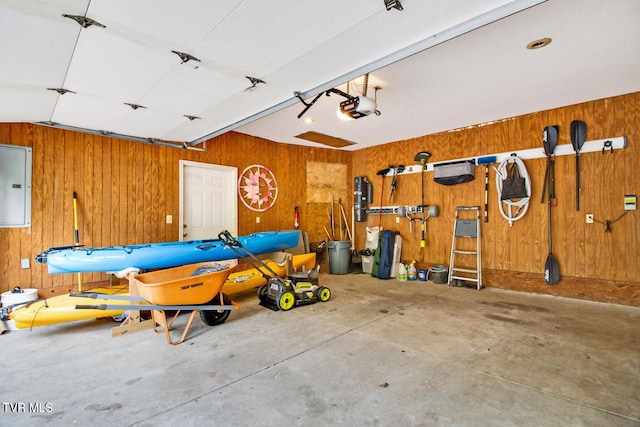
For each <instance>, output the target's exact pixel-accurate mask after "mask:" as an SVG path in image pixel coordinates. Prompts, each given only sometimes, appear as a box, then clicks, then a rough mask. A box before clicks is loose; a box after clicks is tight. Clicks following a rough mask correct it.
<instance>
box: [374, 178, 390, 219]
mask: <svg viewBox="0 0 640 427" xmlns="http://www.w3.org/2000/svg"><path fill="white" fill-rule="evenodd" d="M390 170H391V168H390V167H389V168H386V169H381V170H379V171H378V172H376V175H378V176H381V177H382V185H381V186H380V206H382V200H384V199H383V197H384V177H385V176H387V174H388V173H389V171H390ZM378 229H379V230H382V211H380V217H379V218H378Z"/></svg>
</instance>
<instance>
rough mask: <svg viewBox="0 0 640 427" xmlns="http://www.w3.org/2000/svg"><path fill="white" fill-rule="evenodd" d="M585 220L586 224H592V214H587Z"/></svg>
mask: <svg viewBox="0 0 640 427" xmlns="http://www.w3.org/2000/svg"><path fill="white" fill-rule="evenodd" d="M585 220H586V221H587V224H593V214H587V216H586V217H585Z"/></svg>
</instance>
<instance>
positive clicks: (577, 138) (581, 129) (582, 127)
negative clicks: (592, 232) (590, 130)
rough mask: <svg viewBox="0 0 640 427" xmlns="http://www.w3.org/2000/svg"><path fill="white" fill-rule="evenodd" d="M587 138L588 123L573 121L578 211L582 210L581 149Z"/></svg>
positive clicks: (572, 133) (572, 135)
mask: <svg viewBox="0 0 640 427" xmlns="http://www.w3.org/2000/svg"><path fill="white" fill-rule="evenodd" d="M586 140H587V124H586V123H585V122H583V121H582V120H574V121H572V122H571V145H572V146H573V149H574V150H575V152H576V211H579V210H580V193H581V192H582V188H581V187H580V150H581V149H582V146H583V145H584V142H585V141H586Z"/></svg>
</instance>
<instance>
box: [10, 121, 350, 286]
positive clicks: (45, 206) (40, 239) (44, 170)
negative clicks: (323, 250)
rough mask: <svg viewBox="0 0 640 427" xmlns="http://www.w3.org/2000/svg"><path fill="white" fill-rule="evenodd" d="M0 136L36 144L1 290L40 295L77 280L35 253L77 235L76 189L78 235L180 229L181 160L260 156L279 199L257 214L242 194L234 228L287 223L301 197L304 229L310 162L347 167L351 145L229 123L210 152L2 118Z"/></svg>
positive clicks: (241, 164)
mask: <svg viewBox="0 0 640 427" xmlns="http://www.w3.org/2000/svg"><path fill="white" fill-rule="evenodd" d="M0 143H2V144H13V145H21V146H28V147H32V148H33V193H32V205H33V209H32V226H31V228H5V229H0V290H1V291H2V292H5V291H7V290H10V289H12V288H13V287H14V286H21V287H23V288H38V289H40V291H39V293H40V294H41V295H40V296H47V295H54V294H60V293H66V292H69V291H75V290H76V289H77V275H76V274H62V275H49V274H48V273H47V270H46V266H43V265H40V264H36V263H35V261H34V257H35V256H36V255H37V254H38V253H40V252H42V251H43V250H45V249H47V248H49V247H52V246H61V245H70V244H73V243H74V234H73V229H74V227H73V192H74V191H75V192H77V203H78V213H79V215H78V216H79V235H80V243H81V244H84V245H86V246H88V247H103V246H110V245H125V244H136V243H148V242H162V241H176V240H178V239H179V237H178V233H179V224H178V221H177V220H178V218H179V206H178V199H179V161H180V160H190V161H196V162H204V163H211V164H218V165H227V166H235V167H237V168H238V174H240V173H241V172H242V170H244V168H246V167H247V166H249V165H252V164H256V163H258V164H262V165H265V166H267V167H268V168H270V169H271V170H272V171H273V172H274V174H275V176H276V178H277V180H278V183H279V194H278V199H277V202H276V204H275V206H274V207H273V208H272V209H270V210H268V211H266V212H261V213H259V214H257V213H256V212H253V211H250V210H249V209H247V208H246V207H244V205H242V203H238V233H239V234H240V235H245V234H250V233H253V232H256V231H267V230H281V229H293V227H294V225H293V224H294V220H293V212H294V208H295V206H299V207H300V225H301V229H306V227H307V224H309V223H311V221H310V220H309V218H308V210H307V208H306V200H307V196H306V185H305V179H306V171H305V165H306V163H307V162H309V161H313V162H324V163H341V164H345V165H347V167H348V169H349V170H348V173H349V174H350V173H351V170H350V168H351V166H350V165H351V163H350V159H351V153H348V152H344V151H339V150H333V149H322V148H312V147H303V146H294V145H289V144H277V143H275V142H272V141H267V140H264V139H259V138H254V137H250V136H246V135H242V134H238V133H234V132H230V133H227V134H225V135H223V136H220V137H218V138H215V139H213V140H210V141H207V144H206V148H207V150H206V152H198V151H190V150H182V149H176V148H170V147H164V146H156V145H151V144H145V143H138V142H130V141H124V140H120V139H115V138H108V137H103V136H95V135H89V134H83V133H77V132H72V131H66V130H61V129H54V128H48V127H43V126H38V125H33V124H26V123H0ZM350 206H351V205H348V209H351V207H350ZM166 215H173V218H174V221H173V224H166V223H165V218H166ZM257 215H259V216H260V223H259V224H256V218H255V217H256V216H257ZM308 233H309V239H310V241H321V240H323V239H325V237H324V231H323V230H322V229H320V230H315V229H310V230H308ZM21 258H29V259H30V260H31V268H29V269H21V268H20V259H21ZM107 279H108V277H107V275H105V274H100V273H87V274H83V275H82V280H83V288H87V289H88V288H90V287H91V285H90V284H91V283H97V282H101V281H105V280H107ZM94 286H95V285H94Z"/></svg>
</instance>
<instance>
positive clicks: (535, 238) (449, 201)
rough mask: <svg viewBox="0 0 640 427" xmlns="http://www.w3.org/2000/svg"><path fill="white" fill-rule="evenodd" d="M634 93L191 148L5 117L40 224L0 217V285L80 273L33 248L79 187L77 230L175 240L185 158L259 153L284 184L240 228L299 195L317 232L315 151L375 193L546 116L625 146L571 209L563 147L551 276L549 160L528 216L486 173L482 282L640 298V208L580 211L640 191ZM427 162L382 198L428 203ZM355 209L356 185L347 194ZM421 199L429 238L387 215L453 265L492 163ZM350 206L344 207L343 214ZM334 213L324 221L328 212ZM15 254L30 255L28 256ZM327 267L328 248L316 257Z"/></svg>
mask: <svg viewBox="0 0 640 427" xmlns="http://www.w3.org/2000/svg"><path fill="white" fill-rule="evenodd" d="M638 107H640V93H634V94H629V95H624V96H619V97H613V98H607V99H602V100H596V101H591V102H586V103H583V104H579V105H573V106H568V107H564V108H558V109H554V110H549V111H543V112H539V113H535V114H528V115H524V116H519V117H515V118H510V119H506V120H503V121H499V122H496V123H493V124H487V125H484V126H476V127H470V128H466V129H462V130H458V131H453V132H443V133H439V134H435V135H427V136H423V137H420V138H414V139H411V140H406V141H399V142H394V143H391V144H385V145H382V146H378V147H372V148H369V149H362V150H359V151H355V152H345V151H341V150H333V149H322V148H311V147H304V146H295V145H290V144H277V143H275V142H272V141H267V140H263V139H259V138H254V137H250V136H246V135H242V134H238V133H234V132H230V133H227V134H225V135H222V136H220V137H218V138H215V139H213V140H210V141H208V142H207V144H206V147H207V151H206V152H197V151H186V150H180V149H175V148H168V147H162V146H155V145H150V144H144V143H138V142H129V141H123V140H119V139H114V138H108V137H103V136H94V135H87V134H82V133H76V132H71V131H65V130H60V129H52V128H47V127H42V126H38V125H33V124H24V123H0V143H3V144H14V145H22V146H29V147H32V148H33V211H32V215H33V217H32V227H31V228H19V229H0V290H1V291H3V292H4V291H6V290H9V289H11V288H12V287H13V286H17V285H19V286H22V287H35V288H39V289H40V290H41V292H40V293H41V296H47V295H51V294H58V293H64V292H69V291H70V290H75V287H76V281H77V277H76V275H75V274H74V275H71V274H69V275H49V274H47V271H46V267H44V266H42V265H39V264H36V263H35V262H34V261H33V259H34V257H35V255H37V254H38V253H40V252H41V251H42V250H44V249H46V248H49V247H51V246H58V245H69V244H72V243H73V200H72V194H73V192H74V191H76V192H77V193H78V210H79V216H80V224H79V225H80V242H81V243H82V244H85V245H87V246H95V247H101V246H109V245H121V244H134V243H144V242H160V241H175V240H178V232H179V225H178V224H177V221H176V220H174V223H173V224H165V216H166V215H173V217H174V219H177V218H178V217H179V207H178V196H179V188H178V186H179V177H178V173H179V160H181V159H184V160H191V161H198V162H206V163H212V164H219V165H227V166H235V167H237V168H238V172H239V173H240V172H241V171H242V170H244V168H245V167H247V166H249V165H251V164H254V163H259V164H263V165H265V166H267V167H269V168H270V169H271V170H272V171H273V172H274V173H275V175H276V177H277V179H278V183H279V195H278V201H277V202H276V204H275V206H274V207H273V208H272V209H270V210H269V211H266V212H263V213H260V214H259V216H260V217H261V222H260V223H259V224H256V222H255V217H256V213H255V212H252V211H250V210H248V209H246V208H245V207H244V206H243V205H242V204H241V203H239V204H238V206H239V207H238V232H239V234H242V235H243V234H249V233H252V232H255V231H264V230H277V229H292V228H293V210H294V207H295V206H299V207H300V222H301V229H303V230H307V231H308V233H309V239H310V241H321V240H324V239H326V235H325V233H324V230H323V229H322V227H321V224H322V223H323V221H324V219H321V218H316V217H313V218H310V217H309V215H310V212H312V211H314V212H315V213H314V215H322V216H323V215H326V209H312V208H311V207H310V206H309V205H307V204H306V201H307V199H308V198H307V194H306V191H307V190H306V184H305V182H306V181H305V180H306V175H305V174H306V171H305V167H306V164H307V162H324V163H337V164H346V165H347V168H348V173H347V176H348V177H349V178H348V179H349V183H348V188H349V191H350V192H351V191H352V189H353V178H354V177H355V176H360V175H364V176H367V177H368V178H369V180H370V181H372V183H373V185H374V193H373V199H374V201H373V203H372V205H378V204H379V200H380V196H381V193H380V191H381V188H380V184H381V178H380V177H378V176H376V171H378V170H380V169H383V168H385V167H387V166H388V165H390V164H395V165H397V164H405V165H412V164H415V162H414V161H413V158H414V156H415V154H416V153H418V152H419V151H423V150H426V151H429V152H431V154H432V157H431V159H430V161H434V162H439V161H446V160H449V159H456V158H460V157H469V156H481V155H487V154H492V153H496V152H504V151H510V150H519V149H527V148H537V147H541V144H542V142H541V133H542V129H543V128H544V127H545V126H548V125H559V126H560V141H559V144H570V142H571V141H570V139H569V125H570V123H571V121H572V120H575V119H580V120H584V121H585V122H586V123H587V126H588V138H587V139H588V140H595V139H601V138H607V137H614V136H622V135H626V136H627V137H628V144H629V146H628V147H627V148H626V149H624V150H618V151H616V152H614V153H613V154H610V153H607V154H604V155H603V154H601V153H586V154H584V155H583V156H582V157H581V169H582V189H583V193H582V198H581V210H580V212H576V211H575V205H574V203H575V169H574V168H575V158H574V156H562V157H558V158H557V160H556V181H557V185H556V188H557V197H558V206H557V207H556V208H554V211H553V231H554V233H553V240H554V242H553V243H554V254H555V255H556V258H557V260H558V262H559V265H560V271H561V281H560V283H559V284H558V285H556V286H547V285H545V283H544V279H543V270H544V262H545V259H546V257H547V253H548V248H547V225H546V224H547V214H546V205H545V204H540V203H539V201H540V195H541V191H542V184H543V178H544V171H545V164H546V163H545V162H546V160H544V159H539V160H530V161H527V162H526V166H527V169H528V172H529V174H530V175H531V178H532V188H533V190H532V198H531V203H530V207H529V211H528V213H527V214H526V216H525V218H524V219H522V220H521V221H518V222H517V223H515V224H514V225H513V226H512V227H509V225H508V223H507V222H506V221H505V220H504V219H502V217H501V216H500V214H499V212H498V209H497V206H498V205H497V203H498V196H497V193H496V191H495V172H494V171H493V170H491V172H490V179H489V181H490V187H491V188H490V193H489V203H490V210H489V222H488V223H486V224H485V223H483V224H482V236H483V238H482V243H483V245H482V247H483V272H484V279H485V285H486V286H495V287H500V288H504V289H513V290H520V291H528V292H538V293H545V294H552V295H560V296H567V297H574V298H583V299H589V300H594V301H608V302H615V303H620V304H627V305H636V306H639V305H640V279H639V276H640V266H639V264H640V263H639V262H638V261H639V260H640V243H639V242H638V231H639V230H640V213H639V212H637V211H636V212H630V213H629V214H627V215H626V216H624V217H623V218H622V219H620V220H619V221H618V222H616V223H615V224H613V226H612V232H611V233H605V232H604V226H603V225H601V224H598V223H596V224H589V225H587V224H585V219H584V215H585V214H586V213H592V214H594V216H595V218H596V220H600V221H604V220H613V219H615V218H617V217H618V216H619V215H620V214H621V213H622V212H623V195H624V194H636V195H640V177H639V176H640V175H639V174H638V172H637V169H638V164H639V163H640V162H639V159H640V154H639V150H638V148H637V147H636V146H635V145H636V144H637V141H638V133H639V129H640V113H638ZM420 184H421V183H420V174H410V175H405V176H401V177H400V178H399V179H398V188H397V190H396V194H395V196H394V200H393V201H392V202H389V199H388V197H389V195H390V180H389V179H388V178H387V179H386V181H385V186H386V187H385V190H384V192H385V195H386V196H385V199H386V200H385V201H384V203H383V204H384V205H389V204H391V205H409V204H419V203H420V186H421V185H420ZM345 202H346V203H345V209H346V211H347V212H350V209H351V207H352V202H353V200H352V197H349V198H348V200H346V201H345ZM425 202H426V203H428V204H435V205H438V207H439V208H440V215H439V216H438V217H437V218H430V219H428V220H427V246H426V250H421V249H420V248H419V242H420V232H419V227H418V226H417V225H418V223H414V225H415V227H414V232H413V234H411V233H409V225H408V221H407V220H406V219H403V220H401V222H400V223H399V224H396V222H395V217H394V216H392V215H385V216H383V217H382V223H383V226H384V227H385V228H389V229H393V230H397V231H399V232H400V233H401V235H402V237H403V239H404V243H403V256H402V258H403V259H404V260H405V261H410V260H413V259H415V260H417V261H418V263H419V265H420V266H421V267H428V266H431V265H437V264H442V265H448V260H449V254H450V249H451V235H452V231H453V215H454V209H455V207H456V206H458V205H483V204H484V168H481V167H479V168H477V169H476V179H475V180H474V181H472V182H469V183H465V184H461V185H457V186H453V187H445V186H441V185H438V184H435V183H434V182H433V175H432V173H427V174H426V176H425ZM348 217H349V219H350V215H348ZM327 224H328V222H327ZM377 224H378V217H377V216H369V219H368V221H367V222H366V223H357V224H356V243H357V244H356V248H357V249H362V248H364V242H365V237H366V235H365V233H366V231H365V228H366V226H376V225H377ZM20 258H30V259H31V260H32V263H31V268H30V269H21V268H20ZM322 262H323V265H324V266H325V267H324V268H325V271H326V259H325V260H322ZM106 278H107V277H106V275H104V274H97V273H93V274H85V275H83V281H84V283H94V282H99V281H103V280H105V279H106Z"/></svg>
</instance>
